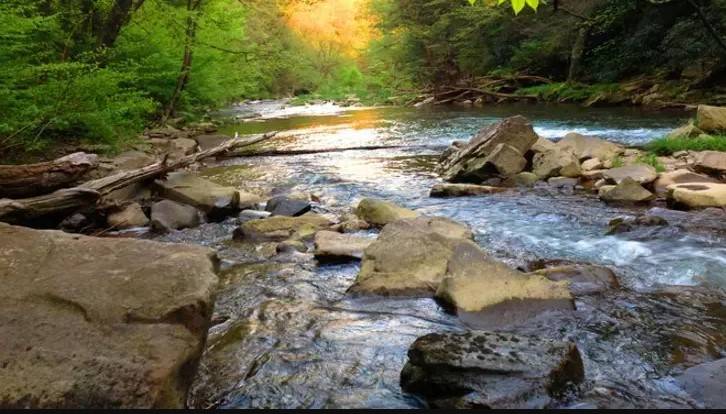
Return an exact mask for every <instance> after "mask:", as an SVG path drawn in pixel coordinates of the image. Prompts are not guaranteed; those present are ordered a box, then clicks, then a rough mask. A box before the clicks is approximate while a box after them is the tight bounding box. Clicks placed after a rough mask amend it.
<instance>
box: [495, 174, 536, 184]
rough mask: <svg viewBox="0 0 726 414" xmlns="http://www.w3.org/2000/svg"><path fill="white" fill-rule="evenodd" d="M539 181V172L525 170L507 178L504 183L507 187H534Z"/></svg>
mask: <svg viewBox="0 0 726 414" xmlns="http://www.w3.org/2000/svg"><path fill="white" fill-rule="evenodd" d="M537 181H539V177H537V174H534V173H531V172H528V171H523V172H521V173H519V174H515V175H513V176H512V177H509V178H507V179H506V180H505V181H504V182H503V183H502V185H504V186H507V187H533V186H534V185H535V184H536V183H537Z"/></svg>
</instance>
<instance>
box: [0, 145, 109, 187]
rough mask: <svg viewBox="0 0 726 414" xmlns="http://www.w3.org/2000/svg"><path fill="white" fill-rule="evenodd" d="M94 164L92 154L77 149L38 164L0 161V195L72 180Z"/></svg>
mask: <svg viewBox="0 0 726 414" xmlns="http://www.w3.org/2000/svg"><path fill="white" fill-rule="evenodd" d="M97 165H98V157H97V156H96V155H94V154H86V153H84V152H77V153H75V154H70V155H67V156H65V157H62V158H58V159H57V160H54V161H49V162H43V163H39V164H24V165H0V197H32V196H36V195H39V194H46V193H50V192H51V191H55V190H57V189H59V188H63V187H67V186H69V185H72V184H74V183H75V182H76V181H77V180H78V179H79V178H80V177H81V176H82V175H83V174H84V173H85V172H86V171H88V170H90V169H92V168H95V167H96V166H97Z"/></svg>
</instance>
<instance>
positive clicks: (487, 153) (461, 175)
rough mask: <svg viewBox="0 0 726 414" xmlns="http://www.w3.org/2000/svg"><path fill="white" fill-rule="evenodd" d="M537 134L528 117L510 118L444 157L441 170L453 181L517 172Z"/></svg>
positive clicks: (473, 180) (477, 180) (524, 161)
mask: <svg viewBox="0 0 726 414" xmlns="http://www.w3.org/2000/svg"><path fill="white" fill-rule="evenodd" d="M537 138H538V137H537V134H535V133H534V130H533V129H532V125H531V124H530V123H529V121H528V120H527V119H526V118H524V117H522V116H514V117H511V118H507V119H505V120H503V121H501V122H498V123H496V124H494V125H491V126H489V127H486V128H484V129H482V130H481V131H479V132H478V133H477V135H476V136H474V138H472V139H471V141H469V143H468V144H466V145H465V146H464V147H463V148H461V149H459V150H458V151H456V152H454V153H453V154H451V155H450V156H449V157H447V158H446V159H444V160H442V161H441V163H440V165H439V167H438V171H439V173H440V174H441V176H442V178H443V179H444V180H446V181H452V182H481V181H483V180H485V179H487V178H490V177H493V176H497V175H513V174H516V173H518V172H520V171H522V169H523V168H524V166H525V165H526V162H527V161H526V159H524V154H525V153H526V152H527V151H528V150H529V149H530V148H531V147H532V145H533V144H534V143H535V142H536V141H537Z"/></svg>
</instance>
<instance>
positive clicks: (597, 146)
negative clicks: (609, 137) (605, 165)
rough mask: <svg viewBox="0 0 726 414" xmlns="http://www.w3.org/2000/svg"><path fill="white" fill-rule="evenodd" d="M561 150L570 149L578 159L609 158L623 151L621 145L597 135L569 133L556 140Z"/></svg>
mask: <svg viewBox="0 0 726 414" xmlns="http://www.w3.org/2000/svg"><path fill="white" fill-rule="evenodd" d="M557 146H558V147H559V148H561V149H563V150H569V151H572V152H573V153H574V154H575V156H577V158H578V159H580V160H586V159H590V158H598V159H600V160H603V161H604V160H611V159H613V158H615V157H616V156H617V155H618V154H621V153H623V151H624V149H623V147H621V146H619V145H617V144H614V143H612V142H609V141H606V140H604V139H601V138H598V137H592V136H587V135H581V134H576V133H570V134H567V135H565V137H564V138H562V139H561V140H559V141H558V142H557Z"/></svg>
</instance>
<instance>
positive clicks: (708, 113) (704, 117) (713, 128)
mask: <svg viewBox="0 0 726 414" xmlns="http://www.w3.org/2000/svg"><path fill="white" fill-rule="evenodd" d="M696 126H697V127H698V128H700V129H701V130H703V131H706V132H721V131H726V108H722V107H718V106H709V105H698V110H697V112H696Z"/></svg>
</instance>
